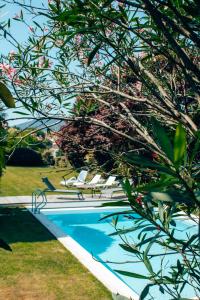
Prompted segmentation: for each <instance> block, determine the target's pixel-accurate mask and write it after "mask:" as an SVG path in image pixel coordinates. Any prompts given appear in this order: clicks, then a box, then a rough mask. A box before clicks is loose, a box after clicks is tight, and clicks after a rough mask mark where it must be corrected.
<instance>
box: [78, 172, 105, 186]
mask: <svg viewBox="0 0 200 300" xmlns="http://www.w3.org/2000/svg"><path fill="white" fill-rule="evenodd" d="M100 179H101V175H100V174H96V175H95V176H94V177H93V178H92V180H91V181H89V182H86V183H81V182H75V183H74V184H73V185H75V186H78V187H81V188H85V189H87V188H94V187H96V185H97V183H98V182H99V181H100Z"/></svg>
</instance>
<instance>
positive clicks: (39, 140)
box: [6, 128, 52, 153]
mask: <svg viewBox="0 0 200 300" xmlns="http://www.w3.org/2000/svg"><path fill="white" fill-rule="evenodd" d="M51 146H52V142H51V141H50V140H49V139H48V138H47V137H46V136H45V135H44V133H43V132H40V131H37V130H32V129H26V130H23V131H21V130H19V129H16V128H9V129H8V132H7V146H6V152H7V153H11V152H12V151H13V150H14V149H15V148H18V147H23V148H29V149H33V150H35V151H38V152H43V151H44V150H46V149H48V148H50V147H51Z"/></svg>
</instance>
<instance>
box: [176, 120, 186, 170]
mask: <svg viewBox="0 0 200 300" xmlns="http://www.w3.org/2000/svg"><path fill="white" fill-rule="evenodd" d="M185 153H186V131H185V129H184V128H183V126H182V125H181V124H179V125H178V126H177V128H176V133H175V138H174V163H175V164H176V165H177V166H179V165H180V163H181V162H182V160H183V158H184V156H185Z"/></svg>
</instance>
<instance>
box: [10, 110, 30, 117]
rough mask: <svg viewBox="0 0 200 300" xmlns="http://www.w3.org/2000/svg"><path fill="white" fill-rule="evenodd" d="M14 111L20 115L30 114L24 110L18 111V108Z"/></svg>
mask: <svg viewBox="0 0 200 300" xmlns="http://www.w3.org/2000/svg"><path fill="white" fill-rule="evenodd" d="M13 113H15V114H19V115H23V116H27V115H29V113H25V112H23V111H18V110H16V111H14V112H13Z"/></svg>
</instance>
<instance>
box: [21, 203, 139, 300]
mask: <svg viewBox="0 0 200 300" xmlns="http://www.w3.org/2000/svg"><path fill="white" fill-rule="evenodd" d="M27 208H28V210H29V211H30V212H31V213H32V211H31V209H30V206H29V207H27ZM105 208H107V207H104V209H105ZM86 209H95V210H96V209H97V207H93V208H92V207H90V208H89V207H87V208H86V207H85V208H79V207H77V208H75V209H73V210H79V211H80V210H86ZM100 209H103V208H100ZM45 210H46V211H48V209H45ZM66 210H72V208H64V209H55V211H66ZM49 211H52V210H51V209H49ZM32 215H33V216H34V217H35V218H36V219H37V220H38V221H39V222H40V223H42V224H43V225H44V226H45V227H46V228H47V229H48V230H49V231H50V232H51V233H52V234H53V235H54V236H55V237H56V238H57V240H58V241H59V242H60V243H61V244H62V245H63V246H64V247H65V248H66V249H68V250H69V251H70V252H71V253H72V254H73V255H74V256H75V257H76V258H77V259H78V260H79V261H80V262H81V263H82V264H83V265H84V266H85V267H86V268H87V269H88V270H89V271H90V272H91V273H92V274H93V275H94V276H95V277H96V278H97V279H98V280H99V281H101V282H102V283H103V284H104V285H105V287H107V289H108V290H110V291H111V292H112V293H113V294H117V295H121V296H124V297H126V298H127V299H130V300H139V296H138V295H137V294H136V293H135V292H134V291H133V290H132V289H131V288H129V287H128V286H127V285H126V284H125V283H124V282H123V281H122V280H120V279H119V278H118V277H117V276H116V275H115V274H113V273H112V272H111V271H110V270H108V269H107V268H106V267H105V266H104V265H103V264H102V263H100V262H98V261H96V260H95V259H94V258H93V256H92V255H91V254H90V253H89V252H88V251H86V250H85V249H84V248H83V247H82V246H80V245H79V244H78V243H77V242H76V241H75V240H74V239H72V238H71V237H70V236H68V235H67V234H66V233H64V232H63V231H62V230H61V229H60V228H59V227H58V226H56V225H55V224H53V223H52V222H51V221H49V220H48V219H47V217H46V216H45V215H44V214H42V213H40V214H33V213H32Z"/></svg>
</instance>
